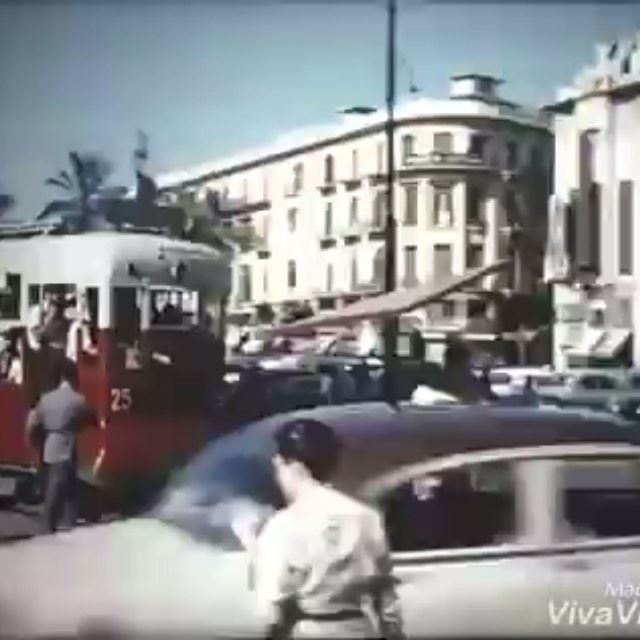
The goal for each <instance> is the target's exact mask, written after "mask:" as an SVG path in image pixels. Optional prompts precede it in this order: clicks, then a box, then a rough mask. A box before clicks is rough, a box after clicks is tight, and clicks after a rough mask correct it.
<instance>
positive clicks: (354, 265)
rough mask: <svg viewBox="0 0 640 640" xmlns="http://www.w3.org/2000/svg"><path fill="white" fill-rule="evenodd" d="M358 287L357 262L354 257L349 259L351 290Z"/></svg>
mask: <svg viewBox="0 0 640 640" xmlns="http://www.w3.org/2000/svg"><path fill="white" fill-rule="evenodd" d="M357 287H358V260H357V258H356V257H355V256H354V257H353V258H351V290H352V291H353V290H354V289H356V288H357Z"/></svg>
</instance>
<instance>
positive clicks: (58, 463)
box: [27, 360, 94, 533]
mask: <svg viewBox="0 0 640 640" xmlns="http://www.w3.org/2000/svg"><path fill="white" fill-rule="evenodd" d="M56 379H57V380H58V383H59V384H58V387H57V388H56V389H54V390H53V391H50V392H49V393H46V394H44V395H43V396H42V398H41V399H40V401H39V402H38V404H37V405H36V407H35V409H33V410H32V411H31V413H30V414H29V417H28V420H27V432H28V433H29V434H30V439H31V440H34V438H33V434H35V433H36V432H40V433H41V434H42V437H43V439H44V450H43V462H44V464H45V465H46V476H45V491H44V505H43V510H42V523H41V524H42V530H43V532H46V533H52V532H54V531H56V529H57V528H58V525H59V524H60V522H63V524H64V526H65V527H73V525H74V524H75V519H76V486H75V485H76V434H77V433H78V431H79V430H80V429H81V428H82V427H83V426H85V425H86V424H87V423H88V422H89V421H92V420H93V418H94V416H93V412H92V411H91V409H90V408H89V406H88V405H87V403H86V400H85V398H84V396H83V395H82V394H81V393H79V392H78V391H76V389H75V383H76V371H75V367H74V366H73V364H72V363H71V362H69V361H67V360H63V361H61V362H59V363H58V365H57V371H56Z"/></svg>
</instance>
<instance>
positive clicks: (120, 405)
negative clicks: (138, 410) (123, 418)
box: [111, 389, 133, 413]
mask: <svg viewBox="0 0 640 640" xmlns="http://www.w3.org/2000/svg"><path fill="white" fill-rule="evenodd" d="M132 404H133V395H132V393H131V389H111V411H113V412H114V413H116V412H118V411H128V410H129V409H131V405H132Z"/></svg>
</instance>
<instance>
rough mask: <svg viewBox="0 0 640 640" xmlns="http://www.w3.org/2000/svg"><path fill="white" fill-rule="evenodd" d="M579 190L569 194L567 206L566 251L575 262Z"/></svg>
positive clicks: (565, 226)
mask: <svg viewBox="0 0 640 640" xmlns="http://www.w3.org/2000/svg"><path fill="white" fill-rule="evenodd" d="M578 197H579V196H578V192H577V191H576V190H572V191H571V194H570V195H569V203H568V204H567V206H566V207H565V212H564V216H565V224H564V229H565V238H564V240H565V251H566V252H567V256H568V258H569V259H570V260H571V262H574V261H575V259H576V255H577V253H576V248H577V235H576V234H577V225H576V222H577V220H576V215H577V211H578Z"/></svg>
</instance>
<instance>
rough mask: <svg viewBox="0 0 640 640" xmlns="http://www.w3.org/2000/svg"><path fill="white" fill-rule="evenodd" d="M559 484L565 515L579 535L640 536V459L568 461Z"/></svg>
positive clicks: (561, 472) (573, 530) (563, 466)
mask: <svg viewBox="0 0 640 640" xmlns="http://www.w3.org/2000/svg"><path fill="white" fill-rule="evenodd" d="M559 482H560V487H561V490H562V508H563V515H564V518H565V520H566V522H567V523H568V524H569V526H570V527H571V530H572V533H574V534H575V535H586V536H589V537H593V538H610V537H623V536H637V535H640V459H638V458H592V459H584V458H583V459H576V460H567V461H565V462H564V463H563V464H562V467H561V469H560V477H559Z"/></svg>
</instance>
